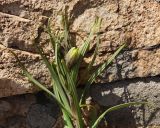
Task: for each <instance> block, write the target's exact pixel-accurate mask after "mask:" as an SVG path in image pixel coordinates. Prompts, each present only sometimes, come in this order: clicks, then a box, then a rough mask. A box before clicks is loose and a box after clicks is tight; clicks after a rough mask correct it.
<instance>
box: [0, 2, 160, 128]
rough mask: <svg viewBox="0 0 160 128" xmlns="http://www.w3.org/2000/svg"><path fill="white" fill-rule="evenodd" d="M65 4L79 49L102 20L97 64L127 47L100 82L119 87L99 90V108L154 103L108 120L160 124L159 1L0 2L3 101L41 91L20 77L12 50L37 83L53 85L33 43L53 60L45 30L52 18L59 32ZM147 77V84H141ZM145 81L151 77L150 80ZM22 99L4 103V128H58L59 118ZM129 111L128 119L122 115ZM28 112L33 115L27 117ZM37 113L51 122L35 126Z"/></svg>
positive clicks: (0, 120) (0, 111)
mask: <svg viewBox="0 0 160 128" xmlns="http://www.w3.org/2000/svg"><path fill="white" fill-rule="evenodd" d="M64 5H68V12H69V14H70V16H71V23H72V25H71V31H72V33H73V35H74V36H75V40H76V41H77V45H80V44H81V43H82V42H81V39H79V36H77V35H80V36H81V37H85V35H87V34H88V32H89V30H90V27H91V24H92V23H93V22H94V19H95V16H99V17H101V18H103V22H102V27H101V40H102V42H101V44H100V49H99V56H98V58H97V60H96V61H97V64H99V63H101V62H103V61H105V60H106V59H107V58H108V56H109V55H111V54H112V53H113V52H114V51H115V50H116V49H117V48H118V47H119V46H120V45H121V44H122V42H123V41H126V42H127V43H128V47H127V48H125V49H124V50H123V52H122V53H121V54H120V55H119V56H118V57H117V59H116V60H115V62H114V64H113V65H112V66H111V67H109V68H108V69H106V70H105V72H104V74H103V75H102V76H101V77H100V79H99V82H101V83H106V82H113V81H118V82H116V83H109V84H111V85H112V86H111V88H108V87H106V88H105V87H103V86H94V88H95V89H96V93H95V94H94V95H93V97H94V98H95V100H97V99H98V102H99V104H100V105H102V106H104V108H105V107H109V106H112V105H115V104H117V103H120V102H127V101H137V100H147V101H152V102H153V103H154V105H153V106H152V107H150V108H145V110H144V109H142V108H143V107H140V108H138V109H134V108H133V109H132V111H131V110H130V109H127V110H126V109H125V110H122V111H120V113H122V114H118V115H116V116H117V119H113V118H112V117H113V116H112V114H113V115H114V114H116V113H111V114H110V115H109V117H110V118H109V119H110V120H109V121H111V122H118V123H114V124H119V121H120V122H123V121H122V118H121V117H124V118H123V119H128V118H131V119H132V121H131V122H130V123H129V124H132V125H133V126H134V125H135V124H136V125H137V124H140V125H142V124H143V125H144V126H145V125H148V124H149V125H160V123H159V122H160V117H159V115H160V113H159V106H160V101H159V97H160V95H159V91H160V81H159V77H158V76H159V75H160V36H159V34H160V3H159V0H136V1H134V0H52V1H49V0H0V97H7V96H13V95H18V94H25V93H32V92H35V91H37V88H35V87H33V86H32V85H31V84H30V83H28V80H27V79H26V78H25V77H23V76H22V75H21V70H20V68H19V66H18V64H17V62H16V60H15V58H14V57H13V56H12V55H11V54H10V52H9V50H13V51H14V52H15V53H16V54H17V55H18V57H19V59H20V61H21V62H23V63H24V64H25V66H26V68H27V69H28V70H29V71H30V72H31V73H32V74H33V76H34V77H35V78H36V79H38V80H40V81H41V82H42V83H43V84H45V85H47V86H49V83H50V79H49V75H48V72H47V70H46V68H45V65H44V64H43V63H42V61H41V58H40V56H39V55H38V54H37V52H36V50H35V48H34V46H33V42H34V40H35V39H38V40H39V41H40V43H41V45H42V46H43V47H44V48H45V52H46V53H47V55H48V56H50V55H52V51H51V47H50V45H49V43H48V42H49V37H48V35H47V34H46V33H44V31H43V30H42V29H41V26H42V25H47V20H48V17H51V18H52V25H53V28H54V29H56V28H57V27H59V26H60V24H59V19H60V17H59V15H58V12H59V11H60V10H61V9H62V8H63V7H64ZM89 60H90V58H89V59H86V62H88V61H89ZM153 76H157V77H153ZM137 77H138V78H137ZM142 77H143V79H140V78H142ZM145 77H151V78H146V79H145ZM134 78H136V79H134ZM125 79H128V80H125ZM121 80H125V81H121ZM114 87H115V88H114ZM93 90H94V89H93ZM93 90H92V91H93ZM98 90H99V92H101V93H102V94H101V95H100V93H97V91H98ZM102 95H104V97H102ZM22 97H23V96H22ZM22 97H21V98H19V97H16V98H14V97H10V98H8V99H7V98H2V99H1V100H0V127H7V128H12V126H14V127H15V128H19V127H22V128H23V127H25V126H27V125H28V126H27V127H40V128H41V127H46V128H48V127H50V126H52V125H53V124H52V123H53V122H54V121H55V117H54V116H53V115H51V116H50V115H48V114H47V112H48V110H46V108H47V107H46V106H45V105H43V104H37V102H36V101H35V99H34V97H32V96H31V97H32V98H31V99H30V98H29V97H30V96H29V97H28V95H27V96H26V97H23V98H22ZM17 100H18V101H17ZM26 101H27V102H26ZM17 102H18V103H17ZM17 104H18V105H19V107H18V106H17ZM13 106H14V107H13ZM35 108H36V111H35ZM48 108H50V107H48ZM21 110H23V111H21ZM29 110H30V111H29ZM30 112H31V113H30ZM125 112H127V113H129V115H128V114H127V115H123V113H125ZM25 113H28V114H27V115H28V116H27V115H26V114H25ZM37 113H39V114H40V115H41V114H42V116H43V118H47V119H48V124H43V123H42V122H40V123H35V122H32V121H33V120H35V121H37V120H39V117H37V116H36V114H37ZM135 113H136V114H135ZM13 115H14V116H13ZM116 116H114V117H116ZM144 116H145V119H144ZM17 120H18V121H19V122H18V121H17ZM144 120H145V121H144ZM15 122H17V123H15ZM21 122H22V123H21ZM28 122H29V123H28ZM41 123H42V124H41ZM6 124H7V125H6ZM125 125H128V124H125ZM112 126H113V125H112ZM115 127H116V126H115ZM119 127H121V126H118V128H119Z"/></svg>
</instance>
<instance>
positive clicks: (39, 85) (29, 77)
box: [10, 50, 72, 115]
mask: <svg viewBox="0 0 160 128" xmlns="http://www.w3.org/2000/svg"><path fill="white" fill-rule="evenodd" d="M10 52H11V53H12V54H13V55H14V57H15V58H16V60H17V61H18V64H19V66H20V67H21V69H22V70H23V73H24V74H25V76H26V77H27V78H28V79H29V81H30V82H32V83H33V84H34V85H36V86H38V87H39V88H40V89H42V90H44V91H45V92H46V93H48V94H49V95H51V96H52V97H53V98H54V99H55V100H56V101H57V103H58V104H59V105H60V107H62V108H63V109H64V110H65V111H66V113H68V114H69V115H72V113H71V110H69V109H67V108H66V107H65V106H64V105H63V104H62V103H61V102H60V101H59V100H58V99H57V98H56V96H55V95H54V94H53V93H52V92H51V91H50V90H48V89H47V88H46V87H45V86H44V85H42V84H41V83H39V82H38V81H37V80H36V79H34V78H33V76H32V75H31V74H30V73H29V72H28V71H27V69H26V68H25V67H24V65H23V64H22V63H21V61H20V60H19V58H18V56H17V55H16V54H15V53H14V52H13V51H11V50H10Z"/></svg>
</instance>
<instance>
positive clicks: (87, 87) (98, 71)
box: [79, 44, 126, 104]
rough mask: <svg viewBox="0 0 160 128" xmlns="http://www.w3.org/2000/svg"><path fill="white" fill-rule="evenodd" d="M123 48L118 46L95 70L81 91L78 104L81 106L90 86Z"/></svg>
mask: <svg viewBox="0 0 160 128" xmlns="http://www.w3.org/2000/svg"><path fill="white" fill-rule="evenodd" d="M125 46H126V45H125V44H123V45H122V46H120V47H119V48H118V50H117V51H116V52H115V53H114V54H113V55H112V56H111V57H110V58H109V59H108V60H107V61H106V62H104V63H103V64H102V65H101V66H100V67H99V68H97V70H96V71H95V72H94V73H93V74H92V75H91V76H90V78H89V79H88V82H87V83H86V86H85V88H84V91H83V93H82V95H81V98H80V102H79V104H82V102H83V100H84V97H85V95H86V93H87V92H88V90H89V88H90V85H91V84H92V83H93V82H94V81H95V79H96V78H97V76H99V75H100V74H101V73H102V72H103V71H104V69H105V68H106V67H107V66H108V65H109V64H110V63H111V62H112V61H113V60H114V59H115V57H116V56H117V55H118V54H119V53H120V52H121V50H122V49H123V48H124V47H125Z"/></svg>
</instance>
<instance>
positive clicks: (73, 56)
mask: <svg viewBox="0 0 160 128" xmlns="http://www.w3.org/2000/svg"><path fill="white" fill-rule="evenodd" d="M78 58H79V51H78V48H76V47H72V48H71V49H70V50H69V51H68V53H67V54H66V56H65V61H66V65H67V67H68V68H70V67H72V66H73V64H75V62H76V61H77V60H78Z"/></svg>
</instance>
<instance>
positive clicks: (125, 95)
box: [90, 76, 160, 128]
mask: <svg viewBox="0 0 160 128" xmlns="http://www.w3.org/2000/svg"><path fill="white" fill-rule="evenodd" d="M159 83H160V79H159V77H158V76H157V77H150V78H135V79H132V80H124V81H117V82H112V83H108V84H96V85H93V86H92V87H91V92H90V93H91V96H92V98H93V100H94V101H95V102H97V103H98V104H99V105H100V106H101V107H102V109H103V110H106V109H107V108H110V107H112V106H114V105H117V104H121V103H126V102H134V101H148V102H151V103H154V105H151V106H150V105H149V106H144V105H140V106H137V107H134V106H131V107H129V108H124V109H121V110H117V111H114V112H110V113H108V114H107V115H106V117H105V119H106V120H107V122H108V127H109V128H138V126H143V127H144V128H146V127H147V126H149V125H157V126H159V125H160V115H159V112H160V107H159V106H160V102H159V98H158V97H160V94H159V93H158V92H159V91H158V89H159V90H160V86H158V84H159ZM158 87H159V88H158ZM152 89H153V90H152ZM153 91H155V92H157V94H155V93H153ZM155 95H156V96H155Z"/></svg>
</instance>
